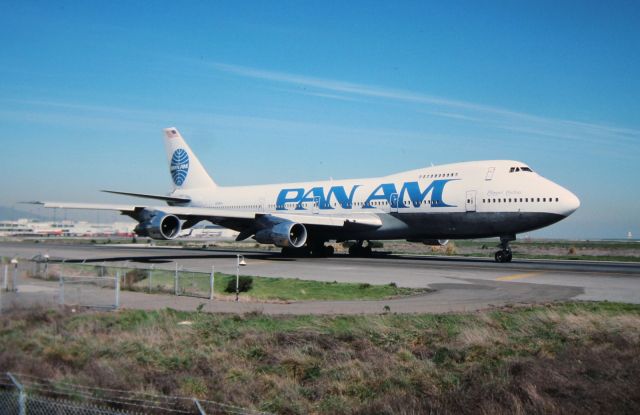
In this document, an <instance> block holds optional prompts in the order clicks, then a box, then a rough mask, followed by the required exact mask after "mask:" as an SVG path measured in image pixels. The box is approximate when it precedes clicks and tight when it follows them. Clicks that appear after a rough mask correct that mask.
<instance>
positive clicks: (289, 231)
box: [254, 222, 307, 248]
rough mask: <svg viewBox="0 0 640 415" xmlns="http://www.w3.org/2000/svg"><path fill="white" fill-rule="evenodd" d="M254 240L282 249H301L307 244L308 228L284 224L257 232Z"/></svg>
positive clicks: (297, 224) (295, 224)
mask: <svg viewBox="0 0 640 415" xmlns="http://www.w3.org/2000/svg"><path fill="white" fill-rule="evenodd" d="M254 239H255V240H256V241H258V242H260V243H261V244H274V245H275V246H278V247H280V248H300V247H301V246H303V245H304V244H305V242H307V228H305V226H304V225H303V224H301V223H295V222H282V223H278V224H276V225H273V226H272V227H270V228H267V229H263V230H261V231H258V232H256V235H255V236H254Z"/></svg>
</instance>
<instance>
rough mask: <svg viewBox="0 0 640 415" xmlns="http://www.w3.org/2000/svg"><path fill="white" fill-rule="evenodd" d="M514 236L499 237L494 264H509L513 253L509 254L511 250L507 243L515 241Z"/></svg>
mask: <svg viewBox="0 0 640 415" xmlns="http://www.w3.org/2000/svg"><path fill="white" fill-rule="evenodd" d="M515 240H516V237H515V236H502V237H500V245H499V247H500V250H499V251H498V252H496V254H495V255H494V258H495V260H496V262H511V259H512V258H513V253H512V252H511V248H510V247H509V242H511V241H515Z"/></svg>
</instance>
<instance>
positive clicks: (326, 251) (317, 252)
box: [281, 242, 334, 258]
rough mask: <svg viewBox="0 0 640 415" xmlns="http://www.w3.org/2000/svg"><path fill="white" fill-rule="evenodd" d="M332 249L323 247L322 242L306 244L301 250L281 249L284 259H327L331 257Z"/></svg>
mask: <svg viewBox="0 0 640 415" xmlns="http://www.w3.org/2000/svg"><path fill="white" fill-rule="evenodd" d="M333 252H334V248H333V246H331V245H325V244H324V242H313V243H307V244H306V245H305V246H303V247H301V248H282V251H281V253H282V256H286V257H298V258H300V257H317V258H322V257H328V256H332V255H333Z"/></svg>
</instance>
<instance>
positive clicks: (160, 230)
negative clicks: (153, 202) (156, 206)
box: [133, 210, 182, 240]
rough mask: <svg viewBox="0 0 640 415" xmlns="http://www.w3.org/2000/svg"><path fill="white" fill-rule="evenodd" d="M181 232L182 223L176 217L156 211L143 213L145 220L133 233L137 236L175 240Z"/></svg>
mask: <svg viewBox="0 0 640 415" xmlns="http://www.w3.org/2000/svg"><path fill="white" fill-rule="evenodd" d="M181 230H182V223H181V222H180V219H178V217H177V216H175V215H169V214H166V213H164V212H161V211H159V210H156V211H152V212H145V220H143V221H141V222H140V223H139V224H138V226H136V228H135V229H134V230H133V231H134V232H135V233H136V234H137V235H138V236H148V237H150V238H153V239H160V240H169V239H175V238H177V237H178V235H179V234H180V231H181Z"/></svg>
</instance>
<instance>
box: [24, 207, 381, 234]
mask: <svg viewBox="0 0 640 415" xmlns="http://www.w3.org/2000/svg"><path fill="white" fill-rule="evenodd" d="M31 203H33V204H38V205H42V206H44V207H45V208H57V209H88V210H111V211H119V212H121V213H122V214H124V215H127V216H130V217H132V218H133V219H137V216H138V214H139V213H141V212H142V211H143V210H148V211H161V212H164V213H168V214H172V215H176V216H177V217H179V218H180V219H183V220H187V221H189V220H191V221H195V222H198V221H201V220H208V221H210V222H212V223H224V222H227V223H231V224H232V225H233V224H237V225H236V226H228V227H230V228H231V229H236V230H237V229H238V228H240V229H241V230H242V229H243V228H246V227H249V226H252V225H253V223H252V222H255V221H257V220H260V219H266V220H269V221H272V222H283V221H289V222H297V223H301V224H303V225H310V226H330V227H343V226H361V227H365V228H366V227H373V228H377V227H380V226H382V221H381V219H380V217H379V216H378V215H376V214H374V213H351V214H336V215H316V214H311V213H296V212H273V213H267V212H260V211H249V210H247V211H239V210H229V209H218V208H207V207H191V206H143V205H125V204H122V205H120V204H98V203H62V202H31Z"/></svg>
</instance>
